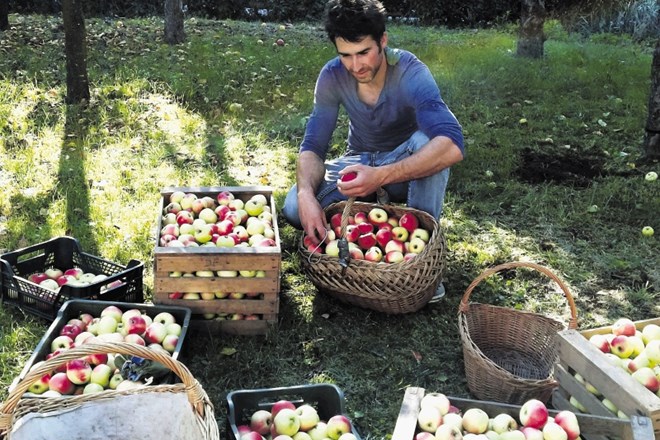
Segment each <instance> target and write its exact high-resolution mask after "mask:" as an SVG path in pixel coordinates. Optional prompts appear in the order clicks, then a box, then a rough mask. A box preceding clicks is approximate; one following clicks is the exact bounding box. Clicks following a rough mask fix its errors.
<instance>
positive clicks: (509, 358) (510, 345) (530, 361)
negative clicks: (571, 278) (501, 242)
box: [458, 262, 577, 405]
mask: <svg viewBox="0 0 660 440" xmlns="http://www.w3.org/2000/svg"><path fill="white" fill-rule="evenodd" d="M517 267H527V268H531V269H535V270H537V271H539V272H541V273H543V274H545V275H547V276H548V277H550V278H551V279H552V280H553V281H555V282H556V283H557V284H558V285H559V287H560V288H561V290H562V291H563V292H564V296H565V298H566V300H567V302H568V305H569V308H570V313H571V319H570V321H569V323H568V327H569V328H571V329H575V328H576V327H577V317H576V313H577V312H576V308H575V303H574V302H573V297H572V296H571V293H570V292H569V290H568V288H567V287H566V285H565V284H564V283H563V282H562V281H561V280H560V279H559V278H558V277H557V276H556V275H555V274H553V273H552V272H551V271H550V270H548V269H547V268H545V267H543V266H540V265H538V264H534V263H525V262H512V263H505V264H501V265H499V266H495V267H493V268H490V269H487V270H486V271H484V272H483V273H482V274H481V275H479V276H478V277H477V278H476V279H475V280H474V281H473V282H472V283H471V284H470V285H469V286H468V288H467V290H466V291H465V294H464V295H463V299H462V300H461V303H460V306H459V313H458V324H459V332H460V335H461V341H462V344H463V360H464V364H465V375H466V378H467V383H468V388H469V389H470V391H471V392H472V394H474V395H475V396H476V397H477V398H478V399H480V400H494V401H497V402H506V403H511V404H516V405H522V404H523V403H525V402H526V401H527V400H529V399H539V400H541V401H543V402H547V401H548V400H549V399H550V397H551V394H552V391H553V390H554V389H555V388H557V386H558V384H557V382H556V380H555V379H554V378H553V369H554V365H555V363H556V362H557V360H558V341H557V332H558V331H560V330H563V329H564V325H563V324H562V323H561V322H559V321H556V320H554V319H550V318H548V317H546V316H543V315H539V314H537V313H531V312H525V311H520V310H515V309H510V308H506V307H498V306H493V305H488V304H480V303H471V302H468V301H469V299H470V294H471V293H472V291H473V290H474V288H475V287H476V286H477V285H478V284H479V283H480V282H481V281H482V280H484V279H485V278H487V277H489V276H490V275H493V274H495V273H497V272H500V271H502V270H506V269H512V268H517Z"/></svg>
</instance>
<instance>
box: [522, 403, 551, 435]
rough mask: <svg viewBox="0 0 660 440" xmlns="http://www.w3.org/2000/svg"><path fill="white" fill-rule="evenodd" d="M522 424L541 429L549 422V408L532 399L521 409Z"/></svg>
mask: <svg viewBox="0 0 660 440" xmlns="http://www.w3.org/2000/svg"><path fill="white" fill-rule="evenodd" d="M519 419H520V423H522V425H523V426H530V427H532V428H536V429H541V428H542V427H543V425H545V422H546V421H547V420H548V408H547V407H546V406H545V404H544V403H543V402H541V401H540V400H538V399H530V400H528V401H527V402H525V403H524V404H523V405H522V406H521V407H520V417H519Z"/></svg>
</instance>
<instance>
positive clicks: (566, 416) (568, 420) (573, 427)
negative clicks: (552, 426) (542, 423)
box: [555, 410, 580, 440]
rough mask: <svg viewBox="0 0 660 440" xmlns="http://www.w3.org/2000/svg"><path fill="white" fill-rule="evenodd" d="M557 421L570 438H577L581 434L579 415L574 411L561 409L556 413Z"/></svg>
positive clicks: (572, 439)
mask: <svg viewBox="0 0 660 440" xmlns="http://www.w3.org/2000/svg"><path fill="white" fill-rule="evenodd" d="M555 423H556V424H558V425H559V426H561V427H562V428H563V429H564V431H566V435H567V436H568V440H575V439H576V438H578V437H579V436H580V425H579V424H578V419H577V416H576V415H575V413H573V412H572V411H568V410H564V411H559V412H558V413H557V414H556V415H555Z"/></svg>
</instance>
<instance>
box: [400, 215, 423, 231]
mask: <svg viewBox="0 0 660 440" xmlns="http://www.w3.org/2000/svg"><path fill="white" fill-rule="evenodd" d="M399 226H401V227H403V228H406V230H407V231H408V233H410V234H412V232H413V231H414V230H415V229H417V228H418V227H419V219H418V218H417V216H416V215H415V214H413V213H412V212H406V213H404V214H403V215H402V216H401V218H399Z"/></svg>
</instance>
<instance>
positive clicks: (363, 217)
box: [353, 211, 369, 225]
mask: <svg viewBox="0 0 660 440" xmlns="http://www.w3.org/2000/svg"><path fill="white" fill-rule="evenodd" d="M353 219H354V220H355V224H356V225H359V224H360V223H366V222H368V221H369V218H367V213H366V212H361V211H360V212H356V213H355V215H354V216H353Z"/></svg>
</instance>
